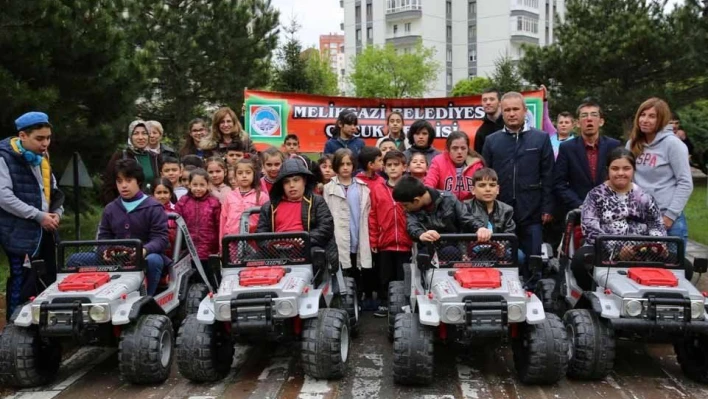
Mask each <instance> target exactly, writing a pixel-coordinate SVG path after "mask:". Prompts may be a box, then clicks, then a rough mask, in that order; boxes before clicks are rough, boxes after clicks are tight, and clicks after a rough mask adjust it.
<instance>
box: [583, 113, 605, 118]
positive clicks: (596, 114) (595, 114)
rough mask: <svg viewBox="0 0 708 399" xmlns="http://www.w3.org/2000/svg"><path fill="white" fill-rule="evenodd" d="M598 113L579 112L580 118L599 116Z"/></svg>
mask: <svg viewBox="0 0 708 399" xmlns="http://www.w3.org/2000/svg"><path fill="white" fill-rule="evenodd" d="M599 117H600V113H599V112H590V113H588V112H583V113H582V114H580V119H588V118H599Z"/></svg>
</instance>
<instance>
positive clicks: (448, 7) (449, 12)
mask: <svg viewBox="0 0 708 399" xmlns="http://www.w3.org/2000/svg"><path fill="white" fill-rule="evenodd" d="M445 11H446V12H447V16H448V17H450V16H452V2H451V1H450V0H448V1H447V2H446V3H445Z"/></svg>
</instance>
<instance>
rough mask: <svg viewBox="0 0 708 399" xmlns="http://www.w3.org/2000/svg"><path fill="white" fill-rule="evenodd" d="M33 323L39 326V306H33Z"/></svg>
mask: <svg viewBox="0 0 708 399" xmlns="http://www.w3.org/2000/svg"><path fill="white" fill-rule="evenodd" d="M32 323H34V324H39V305H32Z"/></svg>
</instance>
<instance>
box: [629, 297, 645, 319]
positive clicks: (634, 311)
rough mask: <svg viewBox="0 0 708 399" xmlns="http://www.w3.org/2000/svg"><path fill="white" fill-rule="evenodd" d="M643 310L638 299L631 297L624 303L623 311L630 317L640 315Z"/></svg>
mask: <svg viewBox="0 0 708 399" xmlns="http://www.w3.org/2000/svg"><path fill="white" fill-rule="evenodd" d="M643 310H644V305H643V304H642V302H640V301H637V300H634V299H632V300H629V301H627V302H625V303H624V311H625V312H626V313H627V315H628V316H630V317H638V316H641V315H642V311H643Z"/></svg>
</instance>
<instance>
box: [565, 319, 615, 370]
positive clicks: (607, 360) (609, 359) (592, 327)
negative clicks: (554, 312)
mask: <svg viewBox="0 0 708 399" xmlns="http://www.w3.org/2000/svg"><path fill="white" fill-rule="evenodd" d="M563 324H565V329H566V331H567V333H568V339H569V340H570V351H571V352H570V353H571V356H570V363H569V364H568V376H569V377H572V378H579V379H585V380H597V379H602V378H605V377H606V376H607V375H608V374H609V373H610V371H612V368H613V367H614V363H615V334H614V330H613V329H612V327H611V326H610V324H609V323H608V322H607V321H606V320H603V319H601V318H600V317H599V316H598V315H597V313H595V312H593V311H592V310H588V309H573V310H569V311H568V312H566V314H565V316H564V317H563Z"/></svg>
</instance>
